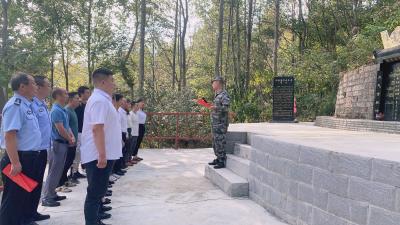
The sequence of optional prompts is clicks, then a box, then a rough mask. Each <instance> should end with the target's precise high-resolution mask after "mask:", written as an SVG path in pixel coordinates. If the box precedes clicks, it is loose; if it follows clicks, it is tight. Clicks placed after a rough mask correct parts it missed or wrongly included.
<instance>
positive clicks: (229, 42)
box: [225, 0, 234, 74]
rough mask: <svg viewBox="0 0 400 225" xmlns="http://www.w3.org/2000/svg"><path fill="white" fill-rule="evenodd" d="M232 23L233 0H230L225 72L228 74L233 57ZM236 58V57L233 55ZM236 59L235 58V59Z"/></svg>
mask: <svg viewBox="0 0 400 225" xmlns="http://www.w3.org/2000/svg"><path fill="white" fill-rule="evenodd" d="M232 23H233V0H230V2H229V16H228V36H227V39H226V40H227V47H226V57H225V74H228V70H229V69H230V67H229V63H230V59H231V57H230V56H231V54H230V51H231V44H232ZM233 59H234V57H233ZM233 61H234V60H233Z"/></svg>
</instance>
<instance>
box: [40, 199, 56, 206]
mask: <svg viewBox="0 0 400 225" xmlns="http://www.w3.org/2000/svg"><path fill="white" fill-rule="evenodd" d="M60 205H61V204H60V203H59V202H56V201H54V200H43V201H42V206H45V207H57V206H60Z"/></svg>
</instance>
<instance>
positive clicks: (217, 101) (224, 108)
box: [209, 76, 230, 169]
mask: <svg viewBox="0 0 400 225" xmlns="http://www.w3.org/2000/svg"><path fill="white" fill-rule="evenodd" d="M212 87H213V90H214V92H215V98H214V101H213V106H212V108H211V109H212V113H211V125H212V135H213V148H214V153H215V155H216V156H217V158H216V159H215V160H214V161H212V162H210V163H209V165H213V166H214V168H215V169H221V168H224V167H225V162H226V152H225V144H226V133H227V131H228V126H229V118H228V112H229V103H230V98H229V95H228V93H227V92H226V90H225V89H224V79H223V78H222V77H220V76H218V77H216V78H215V79H214V80H213V81H212Z"/></svg>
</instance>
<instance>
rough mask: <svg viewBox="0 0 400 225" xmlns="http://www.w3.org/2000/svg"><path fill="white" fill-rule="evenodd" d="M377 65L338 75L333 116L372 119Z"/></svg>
mask: <svg viewBox="0 0 400 225" xmlns="http://www.w3.org/2000/svg"><path fill="white" fill-rule="evenodd" d="M378 70H379V64H375V65H369V66H362V67H360V68H358V69H355V70H352V71H348V72H343V73H341V74H340V83H339V89H338V93H337V98H336V110H335V111H336V112H335V115H336V116H337V117H340V118H348V119H374V116H375V113H374V102H375V90H376V82H377V74H378Z"/></svg>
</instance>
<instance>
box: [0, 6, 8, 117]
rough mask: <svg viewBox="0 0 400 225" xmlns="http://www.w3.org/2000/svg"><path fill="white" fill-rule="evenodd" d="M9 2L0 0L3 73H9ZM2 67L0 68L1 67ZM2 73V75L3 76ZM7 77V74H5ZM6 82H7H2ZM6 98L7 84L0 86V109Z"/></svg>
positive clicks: (0, 64)
mask: <svg viewBox="0 0 400 225" xmlns="http://www.w3.org/2000/svg"><path fill="white" fill-rule="evenodd" d="M9 4H10V2H9V1H6V0H1V7H2V14H3V18H2V29H1V40H2V46H1V48H0V71H2V72H3V73H5V74H7V75H9V74H8V73H9V70H8V60H7V57H8V36H9V33H8V6H9ZM1 67H2V68H1ZM5 74H3V75H2V76H4V75H5ZM6 77H8V76H6ZM4 83H5V84H7V83H8V82H4ZM7 99H8V96H7V85H5V86H0V110H1V109H2V108H3V107H4V105H5V104H6V102H7Z"/></svg>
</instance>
